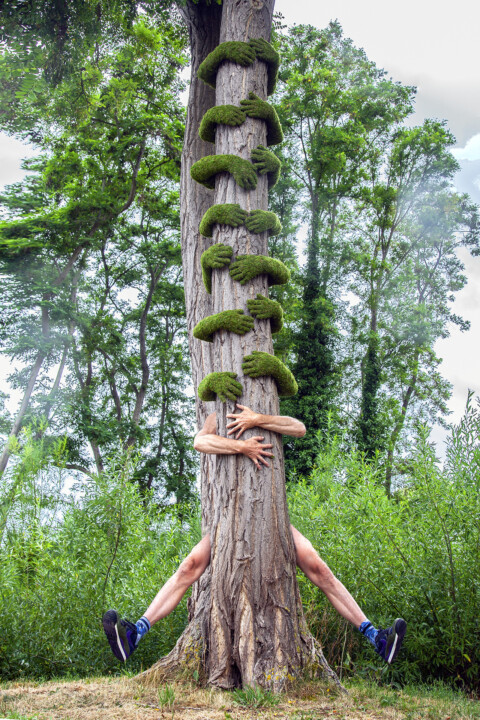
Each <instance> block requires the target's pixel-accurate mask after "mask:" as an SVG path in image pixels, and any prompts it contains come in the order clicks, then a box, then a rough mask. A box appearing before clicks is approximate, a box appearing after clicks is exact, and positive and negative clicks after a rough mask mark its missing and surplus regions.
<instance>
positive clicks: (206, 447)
mask: <svg viewBox="0 0 480 720" xmlns="http://www.w3.org/2000/svg"><path fill="white" fill-rule="evenodd" d="M263 439H264V438H263V437H261V436H258V435H257V436H256V437H252V438H249V439H248V440H234V439H233V438H228V437H223V436H222V435H217V430H216V415H215V413H212V414H211V415H209V416H208V417H207V419H206V421H205V425H204V426H203V428H202V429H201V430H200V431H199V432H198V433H197V434H196V436H195V439H194V441H193V447H194V448H195V450H198V452H203V453H207V454H208V455H245V456H246V457H249V458H250V460H251V461H252V462H253V463H254V465H255V467H257V468H260V463H262V464H263V465H266V466H267V467H269V464H268V462H267V461H266V460H265V458H267V457H273V455H272V453H271V452H269V449H270V448H271V447H272V445H271V444H269V443H265V444H262V442H261V441H262V440H263Z"/></svg>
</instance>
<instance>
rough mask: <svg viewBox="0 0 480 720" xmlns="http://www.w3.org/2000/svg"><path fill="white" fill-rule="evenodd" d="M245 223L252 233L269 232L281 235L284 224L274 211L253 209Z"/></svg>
mask: <svg viewBox="0 0 480 720" xmlns="http://www.w3.org/2000/svg"><path fill="white" fill-rule="evenodd" d="M245 225H246V227H247V229H248V230H250V232H252V233H262V232H268V233H269V235H280V233H281V232H282V225H281V223H280V220H279V219H278V217H277V216H276V215H275V213H274V212H270V211H269V210H252V212H251V213H250V214H249V216H248V218H247V219H246V220H245Z"/></svg>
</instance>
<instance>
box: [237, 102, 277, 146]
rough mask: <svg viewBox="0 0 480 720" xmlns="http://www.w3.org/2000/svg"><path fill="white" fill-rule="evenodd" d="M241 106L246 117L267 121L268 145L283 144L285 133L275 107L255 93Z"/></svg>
mask: <svg viewBox="0 0 480 720" xmlns="http://www.w3.org/2000/svg"><path fill="white" fill-rule="evenodd" d="M240 105H241V106H242V109H243V110H244V112H245V115H248V117H252V118H258V119H259V120H265V122H266V124H267V145H278V143H281V142H283V131H282V126H281V124H280V120H279V119H278V115H277V112H276V110H275V108H274V107H273V105H270V103H268V102H266V101H265V100H261V99H260V98H259V97H258V95H255V93H252V92H251V93H250V94H249V96H248V100H241V101H240Z"/></svg>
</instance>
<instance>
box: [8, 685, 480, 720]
mask: <svg viewBox="0 0 480 720" xmlns="http://www.w3.org/2000/svg"><path fill="white" fill-rule="evenodd" d="M162 705H163V706H162ZM470 717H473V716H472V715H470V714H465V713H464V712H460V711H459V708H457V707H454V708H452V707H450V708H447V707H443V706H442V705H441V704H438V703H435V702H433V704H432V703H431V702H428V703H427V704H425V698H420V697H418V698H414V697H411V696H407V695H403V694H402V693H399V692H396V693H394V692H393V691H388V690H387V691H385V690H381V689H379V688H375V689H372V688H370V689H368V690H366V689H365V688H358V687H352V688H350V689H349V695H348V696H344V695H332V691H331V690H330V689H329V688H326V687H325V686H323V685H321V684H319V683H318V684H317V683H311V684H309V685H306V686H303V687H302V688H301V689H298V690H297V691H292V693H290V694H289V695H288V696H281V700H280V702H279V703H278V704H275V705H273V706H272V707H259V708H256V707H242V706H238V705H236V704H235V696H234V694H233V693H227V692H222V691H219V690H213V689H198V688H196V687H195V686H193V685H188V684H185V683H172V684H171V685H170V686H168V691H167V692H166V689H165V686H162V687H160V688H159V689H152V688H145V687H142V686H141V685H139V684H138V682H136V681H135V680H133V679H130V678H127V677H124V678H99V679H94V680H78V681H74V682H48V683H42V684H39V683H25V682H13V683H8V684H6V685H4V686H3V687H2V688H1V689H0V718H2V719H3V718H12V720H15V719H16V720H103V719H104V718H105V719H106V720H107V719H108V720H250V718H252V719H255V720H256V719H258V720H325V719H326V718H329V719H330V720H333V719H334V718H335V719H337V720H416V719H417V718H418V720H425V719H426V718H432V719H434V720H447V718H448V720H463V718H465V719H468V718H470ZM475 717H479V716H477V715H476V713H475Z"/></svg>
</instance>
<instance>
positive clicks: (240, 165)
mask: <svg viewBox="0 0 480 720" xmlns="http://www.w3.org/2000/svg"><path fill="white" fill-rule="evenodd" d="M222 172H227V173H230V175H232V177H233V178H234V180H235V182H236V183H237V184H238V185H239V186H240V187H241V188H244V190H253V189H254V188H256V187H257V181H258V178H257V173H256V172H255V168H254V167H253V165H252V163H251V162H249V161H248V160H244V159H243V158H241V157H238V156H237V155H207V156H206V157H203V158H201V159H200V160H197V162H196V163H194V164H193V165H192V167H191V168H190V175H191V176H192V178H193V179H194V180H195V181H196V182H198V183H200V184H201V185H205V187H206V188H209V189H210V190H214V189H215V177H216V176H217V175H218V174H219V173H222Z"/></svg>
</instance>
